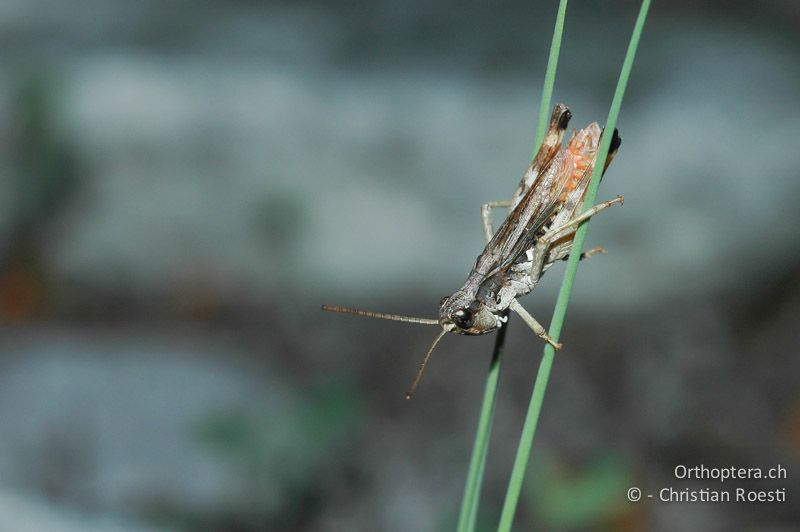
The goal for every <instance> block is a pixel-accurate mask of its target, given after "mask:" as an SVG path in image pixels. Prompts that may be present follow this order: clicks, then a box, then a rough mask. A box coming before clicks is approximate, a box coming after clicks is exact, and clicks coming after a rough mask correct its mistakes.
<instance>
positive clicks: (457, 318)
mask: <svg viewBox="0 0 800 532" xmlns="http://www.w3.org/2000/svg"><path fill="white" fill-rule="evenodd" d="M450 319H451V320H453V323H455V324H456V326H457V327H458V328H459V329H469V328H470V327H472V323H473V322H474V321H475V320H474V316H473V315H472V311H471V310H469V309H466V308H462V309H458V310H457V311H455V312H453V313H452V314H451V315H450Z"/></svg>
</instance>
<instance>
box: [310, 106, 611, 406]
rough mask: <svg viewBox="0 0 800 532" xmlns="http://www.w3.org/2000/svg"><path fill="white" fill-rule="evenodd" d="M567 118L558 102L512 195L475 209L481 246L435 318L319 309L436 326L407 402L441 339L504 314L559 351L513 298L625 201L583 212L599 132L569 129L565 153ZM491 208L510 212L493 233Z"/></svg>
mask: <svg viewBox="0 0 800 532" xmlns="http://www.w3.org/2000/svg"><path fill="white" fill-rule="evenodd" d="M571 118H572V113H571V112H570V110H569V108H568V107H567V106H566V105H563V104H557V105H556V106H555V108H554V109H553V114H552V115H551V117H550V125H549V128H548V131H547V134H546V135H545V138H544V140H543V142H542V146H541V148H540V149H539V151H538V153H537V154H536V157H534V159H533V162H532V163H531V165H530V166H529V167H528V169H527V170H526V172H525V174H524V175H523V176H522V179H521V180H520V183H519V186H518V187H517V190H516V191H515V192H514V195H513V196H512V197H511V199H510V200H501V201H490V202H488V203H485V204H484V205H483V206H482V207H481V218H482V221H483V232H484V236H485V238H486V242H487V244H486V247H485V248H484V249H483V252H482V253H481V254H480V255H479V256H478V258H477V260H476V261H475V264H474V266H473V267H472V271H470V273H469V276H468V277H467V280H466V281H465V282H464V284H463V285H462V286H461V288H459V289H458V290H457V291H456V292H454V293H453V294H452V295H450V296H448V297H445V298H443V299H442V300H441V302H440V303H439V318H438V319H430V318H417V317H412V316H401V315H397V314H385V313H382V312H372V311H368V310H361V309H355V308H349V307H340V306H334V305H323V307H322V309H323V310H326V311H329V312H340V313H345V314H354V315H357V316H367V317H371V318H381V319H386V320H394V321H404V322H409V323H420V324H425V325H439V326H440V327H441V328H442V331H441V332H440V333H439V335H438V336H437V337H436V339H435V340H434V341H433V343H432V344H431V346H430V348H429V349H428V352H427V353H426V355H425V358H424V359H423V361H422V364H421V365H420V367H419V370H418V371H417V374H416V376H415V377H414V380H413V382H412V384H411V387H410V388H409V390H408V392H407V393H406V399H410V398H411V396H412V395H413V393H414V391H415V390H416V387H417V384H418V383H419V380H420V378H421V377H422V373H423V371H424V370H425V366H426V365H427V363H428V359H429V358H430V356H431V354H432V353H433V350H434V349H435V348H436V345H437V344H438V343H439V341H440V340H441V339H442V338H443V337H444V336H445V334H447V333H448V332H451V333H456V334H466V335H479V334H487V333H490V332H493V331H495V330H497V329H499V328H500V327H502V326H503V325H504V324H505V323H506V322H507V321H508V314H509V311H513V312H515V313H516V314H518V315H519V316H520V317H521V318H522V320H523V321H524V322H525V323H526V324H527V325H528V327H530V329H531V330H532V331H533V332H534V334H536V335H537V336H538V337H540V338H542V339H543V340H544V341H545V342H548V343H550V344H551V345H552V346H553V347H555V348H556V349H560V348H561V344H559V343H557V342H555V341H554V340H553V339H552V338H551V337H550V335H548V334H547V331H546V330H545V329H544V327H542V326H541V325H540V324H539V322H538V321H536V319H535V318H534V317H533V316H532V315H531V314H530V313H529V312H528V311H527V310H525V308H523V306H522V305H521V304H520V303H519V301H518V299H519V298H520V297H522V296H524V295H526V294H528V293H530V292H531V291H532V290H533V289H534V288H535V287H536V285H537V284H538V282H539V280H540V279H541V277H542V275H543V274H544V272H546V271H547V270H548V269H549V268H550V267H551V266H552V265H553V264H554V263H555V262H556V261H559V260H565V259H567V258H569V254H570V252H571V250H572V242H573V240H574V238H575V232H576V231H577V229H578V227H579V226H580V224H581V223H582V222H584V221H586V220H588V219H589V218H591V217H592V216H594V215H595V214H597V213H598V212H600V211H602V210H605V209H607V208H608V207H610V206H612V205H614V204H616V203H619V204H622V202H623V197H622V196H617V197H616V198H614V199H611V200H609V201H606V202H603V203H600V204H597V205H594V206H593V207H591V208H589V209H587V210H585V211H583V203H584V199H585V197H586V192H587V191H588V190H589V184H590V181H591V177H592V172H593V171H594V166H595V161H596V159H597V151H598V149H599V147H600V138H601V135H602V134H603V131H602V130H601V129H600V126H599V125H598V124H597V123H596V122H593V123H591V124H589V125H588V126H586V127H585V128H583V129H582V130H580V131H575V130H573V133H572V137H571V138H570V140H569V142H568V144H567V147H566V148H563V149H562V147H561V144H562V140H563V137H564V132H565V131H566V129H567V126H568V124H569V121H570V119H571ZM621 144H622V140H621V138H620V136H619V133H618V131H617V130H616V129H615V130H614V134H613V137H612V139H611V144H610V148H609V152H608V157H607V158H606V162H605V167H604V168H603V173H605V170H606V169H607V168H608V165H609V164H611V161H612V159H613V158H614V155H615V154H616V153H617V150H618V149H619V147H620V145H621ZM496 208H508V209H509V211H508V215H507V216H506V219H505V220H504V221H503V223H502V224H501V225H500V227H499V229H498V230H497V232H494V231H493V230H492V221H491V212H492V209H496ZM604 252H605V250H604V249H603V248H594V249H591V250H589V251H587V252H585V253H582V254H581V259H584V258H588V257H590V256H591V255H593V254H595V253H604Z"/></svg>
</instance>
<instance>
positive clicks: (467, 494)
mask: <svg viewBox="0 0 800 532" xmlns="http://www.w3.org/2000/svg"><path fill="white" fill-rule="evenodd" d="M566 12H567V0H560V1H559V4H558V13H557V14H556V24H555V28H554V29H553V39H552V41H551V42H550V55H549V57H548V59H547V69H546V71H545V76H544V84H543V86H542V98H541V101H540V103H539V121H538V123H537V126H536V136H535V137H534V143H533V146H534V150H533V155H532V156H531V161H533V158H535V157H536V153H537V152H538V151H539V147H540V146H541V145H542V141H543V140H544V134H545V131H546V130H547V124H548V119H549V117H550V106H551V104H552V99H553V86H554V85H555V79H556V69H557V67H558V56H559V53H560V52H561V37H562V35H563V34H564V18H565V15H566ZM507 329H508V324H506V325H505V326H504V327H503V328H502V329H500V331H498V333H497V337H496V339H495V343H494V351H493V352H492V362H491V365H490V366H489V374H488V376H487V377H486V386H485V388H484V392H483V403H482V404H481V414H480V417H479V419H478V430H477V432H476V434H475V443H474V444H473V446H472V456H471V457H470V463H469V471H468V472H467V481H466V485H465V487H464V497H463V498H462V501H461V512H460V513H459V518H458V532H472V531H473V530H475V523H476V521H477V517H478V501H479V499H480V492H481V485H482V484H483V472H484V469H485V467H486V455H487V453H488V450H489V437H490V435H491V431H492V421H493V419H494V406H495V401H496V398H497V382H498V379H499V377H500V367H501V365H502V352H503V344H504V343H505V337H506V330H507Z"/></svg>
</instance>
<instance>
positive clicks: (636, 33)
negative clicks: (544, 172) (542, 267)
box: [498, 0, 650, 532]
mask: <svg viewBox="0 0 800 532" xmlns="http://www.w3.org/2000/svg"><path fill="white" fill-rule="evenodd" d="M649 9H650V0H643V1H642V5H641V8H640V9H639V16H638V17H637V19H636V24H635V25H634V28H633V34H632V35H631V40H630V43H629V44H628V50H627V52H626V54H625V61H624V62H623V63H622V70H621V71H620V75H619V80H618V81H617V88H616V90H615V92H614V98H613V99H612V101H611V108H610V109H609V112H608V119H607V120H606V125H605V131H606V132H608V133H609V134H607V135H606V134H604V135H603V137H602V139H601V141H600V148H599V151H598V153H597V162H596V163H595V168H594V173H593V174H592V181H591V184H590V187H589V191H588V192H587V194H586V202H585V204H584V205H585V206H586V207H587V208H589V207H591V206H592V205H593V204H594V200H595V197H596V196H597V188H598V186H599V185H600V176H601V175H602V172H603V167H604V166H605V160H606V156H607V155H608V148H609V146H610V144H611V137H612V135H611V134H610V133H611V132H612V131H613V130H614V128H615V127H616V125H617V117H618V116H619V109H620V107H621V106H622V98H623V96H624V95H625V88H626V87H627V85H628V78H629V77H630V73H631V68H632V67H633V60H634V57H635V56H636V49H637V48H638V46H639V39H640V37H641V35H642V28H643V27H644V22H645V19H646V18H647V11H648V10H649ZM588 230H589V220H587V221H586V222H584V223H583V224H582V225H581V227H579V228H578V231H577V232H576V233H575V240H574V243H573V246H572V252H571V253H570V256H569V262H568V264H567V268H566V272H565V273H564V280H563V282H562V283H561V289H560V290H559V293H558V299H557V300H556V306H555V310H554V311H553V319H552V320H551V322H550V331H549V332H550V336H552V337H553V338H554V339H555V340H556V341H558V339H559V337H560V336H561V329H562V327H563V325H564V317H565V315H566V313H567V305H568V304H569V298H570V295H571V294H572V287H573V283H574V281H575V274H576V273H577V271H578V262H579V261H580V254H581V250H582V249H583V243H584V241H585V240H586V234H587V232H588ZM554 357H555V350H554V349H553V347H552V346H551V345H549V344H546V345H545V347H544V356H543V357H542V361H541V363H540V364H539V372H538V373H537V375H536V381H535V383H534V386H533V393H532V394H531V402H530V405H529V407H528V413H527V415H526V417H525V424H524V426H523V428H522V436H521V437H520V442H519V447H518V448H517V455H516V458H515V460H514V467H513V469H512V472H511V479H510V481H509V483H508V490H507V491H506V499H505V502H504V503H503V510H502V513H501V515H500V524H499V526H498V532H508V531H509V530H511V525H512V523H513V520H514V514H515V513H516V509H517V503H518V501H519V494H520V491H521V490H522V483H523V480H524V478H525V473H526V471H527V469H528V460H529V458H530V454H531V447H532V446H533V437H534V435H535V433H536V424H537V422H538V420H539V413H540V412H541V409H542V402H543V400H544V394H545V391H546V389H547V382H548V380H549V378H550V369H551V368H552V366H553V358H554Z"/></svg>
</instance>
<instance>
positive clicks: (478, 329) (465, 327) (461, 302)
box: [439, 291, 505, 335]
mask: <svg viewBox="0 0 800 532" xmlns="http://www.w3.org/2000/svg"><path fill="white" fill-rule="evenodd" d="M504 321H505V320H504V317H501V316H498V315H497V314H495V313H494V312H492V311H491V310H489V309H488V308H486V305H484V304H483V303H481V302H480V301H477V300H475V298H474V297H471V296H470V295H469V294H467V293H464V292H461V291H459V292H456V293H455V294H453V295H452V296H450V297H445V298H444V299H442V301H441V304H440V307H439V324H440V325H441V326H442V329H444V330H445V331H447V332H452V333H457V334H469V335H478V334H486V333H490V332H492V331H494V330H495V329H497V328H498V327H500V326H501V325H502V324H503V323H504Z"/></svg>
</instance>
